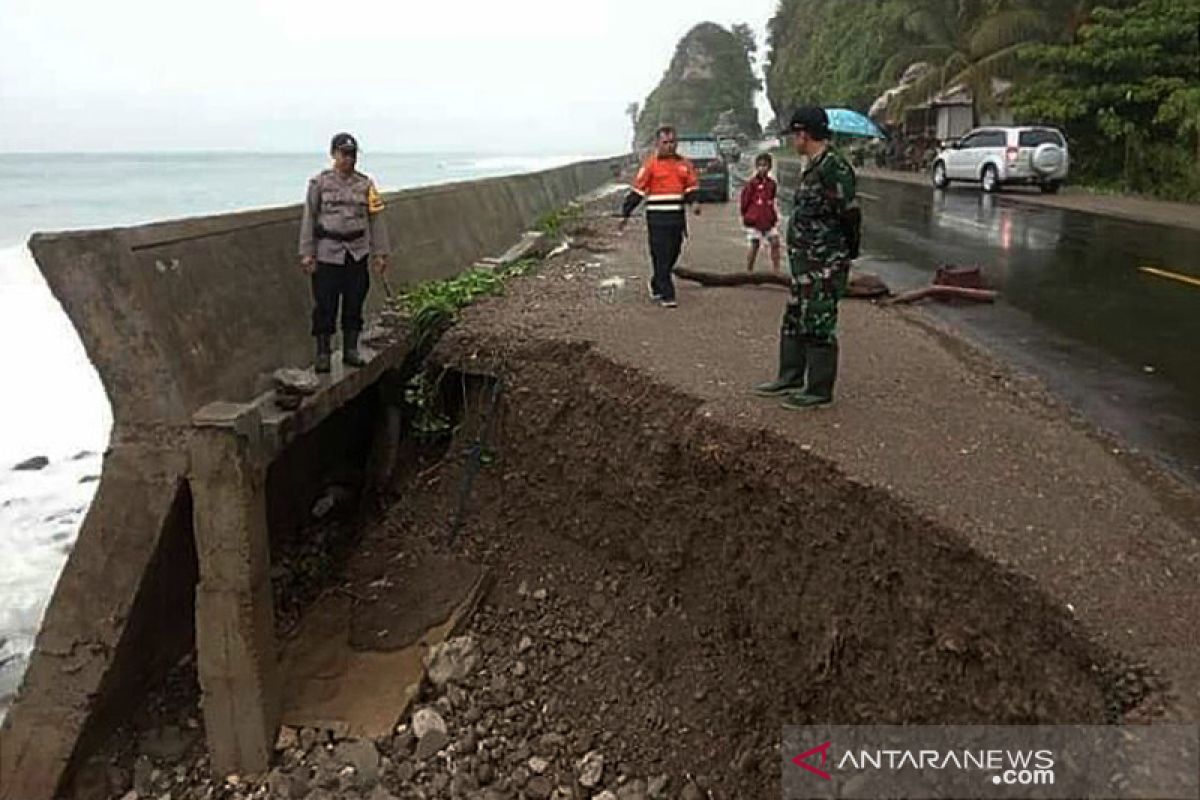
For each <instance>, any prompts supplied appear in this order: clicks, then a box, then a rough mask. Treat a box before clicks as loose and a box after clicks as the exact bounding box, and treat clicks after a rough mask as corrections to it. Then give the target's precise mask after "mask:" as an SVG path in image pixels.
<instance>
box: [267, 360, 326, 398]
mask: <svg viewBox="0 0 1200 800" xmlns="http://www.w3.org/2000/svg"><path fill="white" fill-rule="evenodd" d="M271 380H272V381H273V382H274V384H275V391H276V392H278V393H279V394H284V395H289V394H290V395H300V396H302V397H303V396H307V395H310V394H316V393H317V390H319V389H320V388H321V380H320V378H318V377H317V376H316V374H315V373H313V372H310V371H309V370H306V369H295V368H291V367H286V368H284V369H277V370H275V372H274V373H272V375H271Z"/></svg>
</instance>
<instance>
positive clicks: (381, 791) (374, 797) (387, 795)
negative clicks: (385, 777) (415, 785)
mask: <svg viewBox="0 0 1200 800" xmlns="http://www.w3.org/2000/svg"><path fill="white" fill-rule="evenodd" d="M367 800H396V795H394V794H392V793H391V792H389V791H388V790H387V789H385V788H383V786H376V787H375V788H374V789H372V790H371V793H370V794H369V795H367Z"/></svg>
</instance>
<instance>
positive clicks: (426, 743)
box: [416, 730, 450, 761]
mask: <svg viewBox="0 0 1200 800" xmlns="http://www.w3.org/2000/svg"><path fill="white" fill-rule="evenodd" d="M448 744H450V737H449V736H447V735H446V733H445V731H439V730H431V731H429V732H428V733H426V734H425V735H424V736H422V737H421V739H420V741H418V742H417V752H416V758H417V760H418V761H424V760H425V759H427V758H431V757H433V756H436V755H437V754H438V752H440V751H442V750H445V749H446V745H448Z"/></svg>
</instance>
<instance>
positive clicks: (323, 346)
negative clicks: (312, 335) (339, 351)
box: [316, 334, 333, 374]
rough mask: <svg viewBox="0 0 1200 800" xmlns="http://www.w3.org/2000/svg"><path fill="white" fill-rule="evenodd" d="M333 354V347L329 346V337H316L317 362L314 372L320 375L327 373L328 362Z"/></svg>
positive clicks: (320, 335) (319, 335)
mask: <svg viewBox="0 0 1200 800" xmlns="http://www.w3.org/2000/svg"><path fill="white" fill-rule="evenodd" d="M332 354H333V347H332V346H331V344H330V340H329V336H327V335H324V334H318V335H317V362H316V370H317V372H318V373H320V374H324V373H326V372H329V366H330V364H329V362H330V360H331V356H332Z"/></svg>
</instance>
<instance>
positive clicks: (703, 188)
mask: <svg viewBox="0 0 1200 800" xmlns="http://www.w3.org/2000/svg"><path fill="white" fill-rule="evenodd" d="M679 155H681V156H683V157H684V158H686V159H688V160H689V161H691V162H692V164H694V165H695V167H696V172H697V173H699V175H700V199H701V200H704V199H710V200H716V201H718V202H721V203H725V202H728V200H729V165H728V164H726V163H725V158H724V156H723V155H722V154H721V148H720V146H719V145H718V143H717V139H716V137H715V136H680V137H679Z"/></svg>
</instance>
